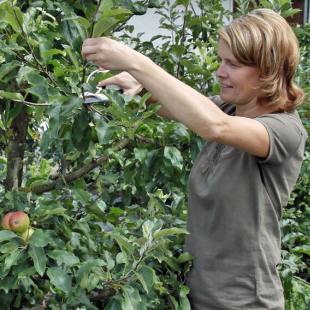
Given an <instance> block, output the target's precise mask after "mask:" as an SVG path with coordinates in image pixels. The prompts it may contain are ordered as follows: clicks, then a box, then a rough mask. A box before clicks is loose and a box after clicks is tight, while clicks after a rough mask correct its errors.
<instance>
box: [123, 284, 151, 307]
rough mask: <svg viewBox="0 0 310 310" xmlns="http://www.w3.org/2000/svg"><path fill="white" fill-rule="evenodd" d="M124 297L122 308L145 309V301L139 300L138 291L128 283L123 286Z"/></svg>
mask: <svg viewBox="0 0 310 310" xmlns="http://www.w3.org/2000/svg"><path fill="white" fill-rule="evenodd" d="M124 297H125V299H124V300H123V302H122V309H126V310H146V306H145V303H144V302H143V301H142V300H141V296H140V295H139V293H138V291H137V290H136V289H134V288H133V287H132V286H130V285H129V284H126V285H125V287H124Z"/></svg>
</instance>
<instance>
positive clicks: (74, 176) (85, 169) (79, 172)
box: [31, 138, 131, 195]
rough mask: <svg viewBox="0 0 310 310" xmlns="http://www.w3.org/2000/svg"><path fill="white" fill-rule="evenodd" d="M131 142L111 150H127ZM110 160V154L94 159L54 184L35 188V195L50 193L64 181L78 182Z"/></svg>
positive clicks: (125, 140)
mask: <svg viewBox="0 0 310 310" xmlns="http://www.w3.org/2000/svg"><path fill="white" fill-rule="evenodd" d="M130 141H131V140H130V139H129V138H125V139H123V140H121V141H119V142H118V143H117V144H116V145H115V146H113V147H112V148H111V150H113V151H119V150H121V149H123V148H125V147H126V146H127V145H128V144H129V143H130ZM109 158H110V154H108V153H104V154H103V155H102V156H100V157H99V158H98V159H94V160H93V161H92V162H91V163H89V164H88V165H86V166H84V167H82V168H81V169H79V170H76V171H73V172H71V173H68V174H66V175H64V176H61V177H60V178H58V179H57V180H56V181H54V182H51V183H48V184H43V185H39V186H35V187H33V188H32V189H31V190H32V192H34V193H35V194H37V195H40V194H42V193H44V192H48V191H51V190H53V189H55V188H56V185H57V184H59V183H62V182H63V181H65V182H67V183H70V182H73V181H75V180H78V179H79V178H81V177H82V176H84V175H85V174H87V173H88V172H89V171H91V170H93V169H95V168H97V167H98V166H100V165H102V164H103V163H104V162H106V161H107V160H108V159H109Z"/></svg>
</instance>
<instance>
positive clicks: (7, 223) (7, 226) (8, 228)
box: [1, 212, 14, 230]
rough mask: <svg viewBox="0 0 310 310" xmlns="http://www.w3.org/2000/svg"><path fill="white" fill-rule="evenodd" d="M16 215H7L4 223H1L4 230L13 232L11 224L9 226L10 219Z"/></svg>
mask: <svg viewBox="0 0 310 310" xmlns="http://www.w3.org/2000/svg"><path fill="white" fill-rule="evenodd" d="M13 214H14V212H10V213H7V214H6V215H5V216H4V218H3V219H2V222H1V225H2V228H3V229H6V230H11V227H10V224H9V219H10V217H11V216H12V215H13Z"/></svg>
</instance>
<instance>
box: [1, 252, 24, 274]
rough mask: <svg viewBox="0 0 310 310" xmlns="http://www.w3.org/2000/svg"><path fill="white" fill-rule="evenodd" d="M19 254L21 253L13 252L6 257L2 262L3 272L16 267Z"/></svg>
mask: <svg viewBox="0 0 310 310" xmlns="http://www.w3.org/2000/svg"><path fill="white" fill-rule="evenodd" d="M20 254H21V251H15V252H13V253H11V254H10V255H8V256H7V257H6V259H5V261H4V266H3V267H4V270H6V269H10V268H11V267H12V266H13V265H16V264H17V260H18V258H19V255H20Z"/></svg>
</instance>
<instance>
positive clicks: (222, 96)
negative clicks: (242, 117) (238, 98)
mask: <svg viewBox="0 0 310 310" xmlns="http://www.w3.org/2000/svg"><path fill="white" fill-rule="evenodd" d="M220 98H221V99H222V100H223V101H225V102H227V103H230V104H234V102H233V100H232V99H231V98H230V96H225V94H222V93H220Z"/></svg>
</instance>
